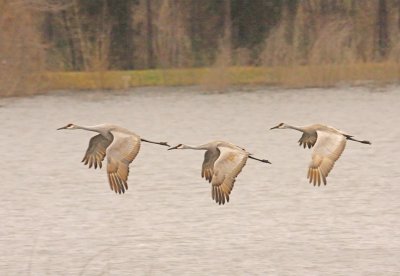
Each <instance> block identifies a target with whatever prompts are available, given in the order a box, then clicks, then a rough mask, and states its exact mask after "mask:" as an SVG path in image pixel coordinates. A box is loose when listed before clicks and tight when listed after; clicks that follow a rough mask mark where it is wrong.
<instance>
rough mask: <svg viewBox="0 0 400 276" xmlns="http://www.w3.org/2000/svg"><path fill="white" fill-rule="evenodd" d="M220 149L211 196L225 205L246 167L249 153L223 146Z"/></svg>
mask: <svg viewBox="0 0 400 276" xmlns="http://www.w3.org/2000/svg"><path fill="white" fill-rule="evenodd" d="M218 149H219V151H220V155H219V157H218V159H217V160H216V161H215V163H214V168H213V175H212V180H211V184H212V187H211V196H212V199H214V200H215V202H217V203H218V204H225V201H226V202H229V194H230V193H231V191H232V189H233V185H234V183H235V179H236V177H237V176H238V174H239V173H240V172H241V171H242V168H243V167H244V165H246V161H247V158H248V153H246V152H245V151H242V150H235V149H232V148H228V147H223V146H221V147H218Z"/></svg>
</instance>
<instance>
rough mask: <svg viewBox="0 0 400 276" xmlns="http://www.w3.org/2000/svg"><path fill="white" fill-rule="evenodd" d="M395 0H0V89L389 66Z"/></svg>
mask: <svg viewBox="0 0 400 276" xmlns="http://www.w3.org/2000/svg"><path fill="white" fill-rule="evenodd" d="M399 59H400V0H363V1H361V0H15V1H8V0H0V83H2V79H3V80H4V79H8V76H10V75H14V74H16V75H17V76H18V78H17V79H16V80H15V81H14V82H11V83H10V81H9V80H8V84H7V85H8V86H10V87H12V86H13V85H16V83H18V82H19V81H21V79H23V78H27V76H28V75H29V76H30V77H32V76H31V75H32V72H39V71H43V70H51V71H98V70H131V69H148V68H187V67H208V66H214V65H215V64H221V63H222V64H225V65H227V66H235V65H250V66H286V65H307V64H332V63H333V64H343V63H359V62H385V61H394V62H397V61H398V60H399Z"/></svg>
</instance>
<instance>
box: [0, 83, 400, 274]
mask: <svg viewBox="0 0 400 276" xmlns="http://www.w3.org/2000/svg"><path fill="white" fill-rule="evenodd" d="M0 118H1V122H2V123H1V126H2V128H1V135H0V145H1V159H0V166H1V178H2V181H1V184H0V219H1V224H0V271H1V274H2V275H399V273H400V261H399V260H400V168H399V161H400V143H399V140H400V94H399V87H397V86H387V87H380V88H377V87H347V86H341V87H336V88H329V89H294V90H290V89H287V90H284V89H278V88H253V89H247V90H246V89H237V90H234V89H232V90H230V91H226V92H224V93H217V92H207V91H201V90H199V89H195V88H142V89H135V90H131V91H121V92H110V91H95V92H73V91H63V92H57V93H53V94H48V95H41V96H33V97H23V98H5V99H0ZM105 122H108V123H113V124H117V125H120V126H123V127H125V128H128V129H130V130H132V131H134V132H136V133H137V134H139V135H141V137H142V138H145V139H149V140H155V141H168V142H169V143H170V144H171V145H176V144H178V143H186V144H194V145H197V144H203V143H206V142H209V141H212V140H217V139H218V140H226V141H229V142H232V143H234V144H236V145H239V146H241V147H244V148H246V149H247V150H248V151H249V152H251V153H253V154H254V156H256V157H259V158H266V159H268V160H270V161H271V162H272V165H266V164H263V163H259V162H255V161H253V160H248V162H247V165H246V166H245V167H244V168H243V171H242V173H241V174H239V176H238V177H237V179H236V183H235V187H234V189H233V191H232V193H231V197H230V202H229V203H227V204H225V205H223V206H219V205H218V204H216V203H215V202H214V201H213V200H212V199H211V187H210V184H209V183H208V182H206V181H205V180H204V179H202V178H201V175H200V172H201V164H202V161H203V155H204V153H203V152H201V151H190V150H186V151H183V150H182V151H178V150H176V151H167V150H166V148H165V147H161V146H157V145H152V144H146V143H143V144H142V147H141V150H140V152H139V155H138V156H137V158H136V159H135V160H134V161H133V162H132V163H131V165H130V175H129V179H128V185H129V190H128V191H127V192H126V193H125V194H123V195H116V194H115V193H113V192H112V191H111V190H110V188H109V184H108V182H107V176H106V170H105V168H104V166H103V169H101V170H98V169H97V170H94V169H88V168H87V167H85V166H84V165H83V164H82V163H80V161H81V160H82V157H83V155H84V153H85V151H86V148H87V146H88V143H89V139H90V138H91V137H92V136H93V135H94V133H91V132H87V131H83V130H75V131H57V130H56V129H57V128H58V127H61V126H64V125H66V124H67V123H76V124H78V125H95V124H99V123H105ZM280 122H285V123H288V124H292V125H300V126H302V125H309V124H313V123H324V124H328V125H331V126H334V127H336V128H339V129H341V130H343V131H345V132H347V133H349V134H351V135H354V137H355V138H358V139H362V140H364V139H366V140H370V141H371V142H372V145H371V146H369V145H364V144H360V143H355V142H351V141H348V143H347V147H346V149H345V151H344V152H343V154H342V157H341V158H340V159H339V160H338V161H337V162H336V165H335V167H334V169H333V170H332V171H331V173H330V175H329V177H328V178H327V180H328V184H327V186H321V187H314V186H312V185H311V184H309V183H308V181H307V177H306V176H307V169H308V163H309V161H310V158H311V157H310V156H311V151H310V150H309V149H303V148H302V147H301V148H300V147H299V146H298V144H297V141H298V139H299V138H300V136H301V133H299V132H297V131H294V130H274V131H270V130H269V129H270V128H271V127H272V126H275V125H277V124H278V123H280Z"/></svg>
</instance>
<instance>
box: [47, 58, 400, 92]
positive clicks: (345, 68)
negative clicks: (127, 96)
mask: <svg viewBox="0 0 400 276" xmlns="http://www.w3.org/2000/svg"><path fill="white" fill-rule="evenodd" d="M398 80H400V65H399V64H395V63H361V64H348V65H307V66H292V67H229V68H224V67H220V68H190V69H168V70H161V69H157V70H135V71H105V72H48V73H45V74H43V81H44V83H45V87H46V90H60V89H72V90H91V89H110V90H116V89H129V88H132V87H143V86H185V85H202V86H204V87H206V88H210V89H223V88H226V87H228V86H231V85H274V86H281V87H289V88H303V87H329V86H333V85H336V84H338V83H348V84H357V83H360V82H363V81H371V82H374V83H377V84H383V83H391V82H397V81H398Z"/></svg>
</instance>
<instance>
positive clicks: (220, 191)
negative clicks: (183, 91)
mask: <svg viewBox="0 0 400 276" xmlns="http://www.w3.org/2000/svg"><path fill="white" fill-rule="evenodd" d="M173 149H193V150H205V151H206V152H205V154H204V161H203V165H202V169H201V177H203V178H205V179H206V180H207V181H208V182H209V183H211V197H212V199H213V200H215V202H216V203H218V204H220V205H221V204H225V202H229V196H230V193H231V191H232V189H233V186H234V183H235V180H236V177H237V176H238V175H239V173H240V172H241V171H242V168H243V167H244V166H245V165H246V161H247V159H248V158H251V159H254V160H257V161H261V162H264V163H270V162H269V161H268V160H261V159H258V158H255V157H253V156H251V155H250V153H248V152H247V151H246V150H244V149H242V148H240V147H238V146H236V145H234V144H231V143H228V142H224V141H213V142H210V143H207V144H204V145H200V146H188V145H183V144H179V145H177V146H175V147H172V148H169V150H173Z"/></svg>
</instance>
